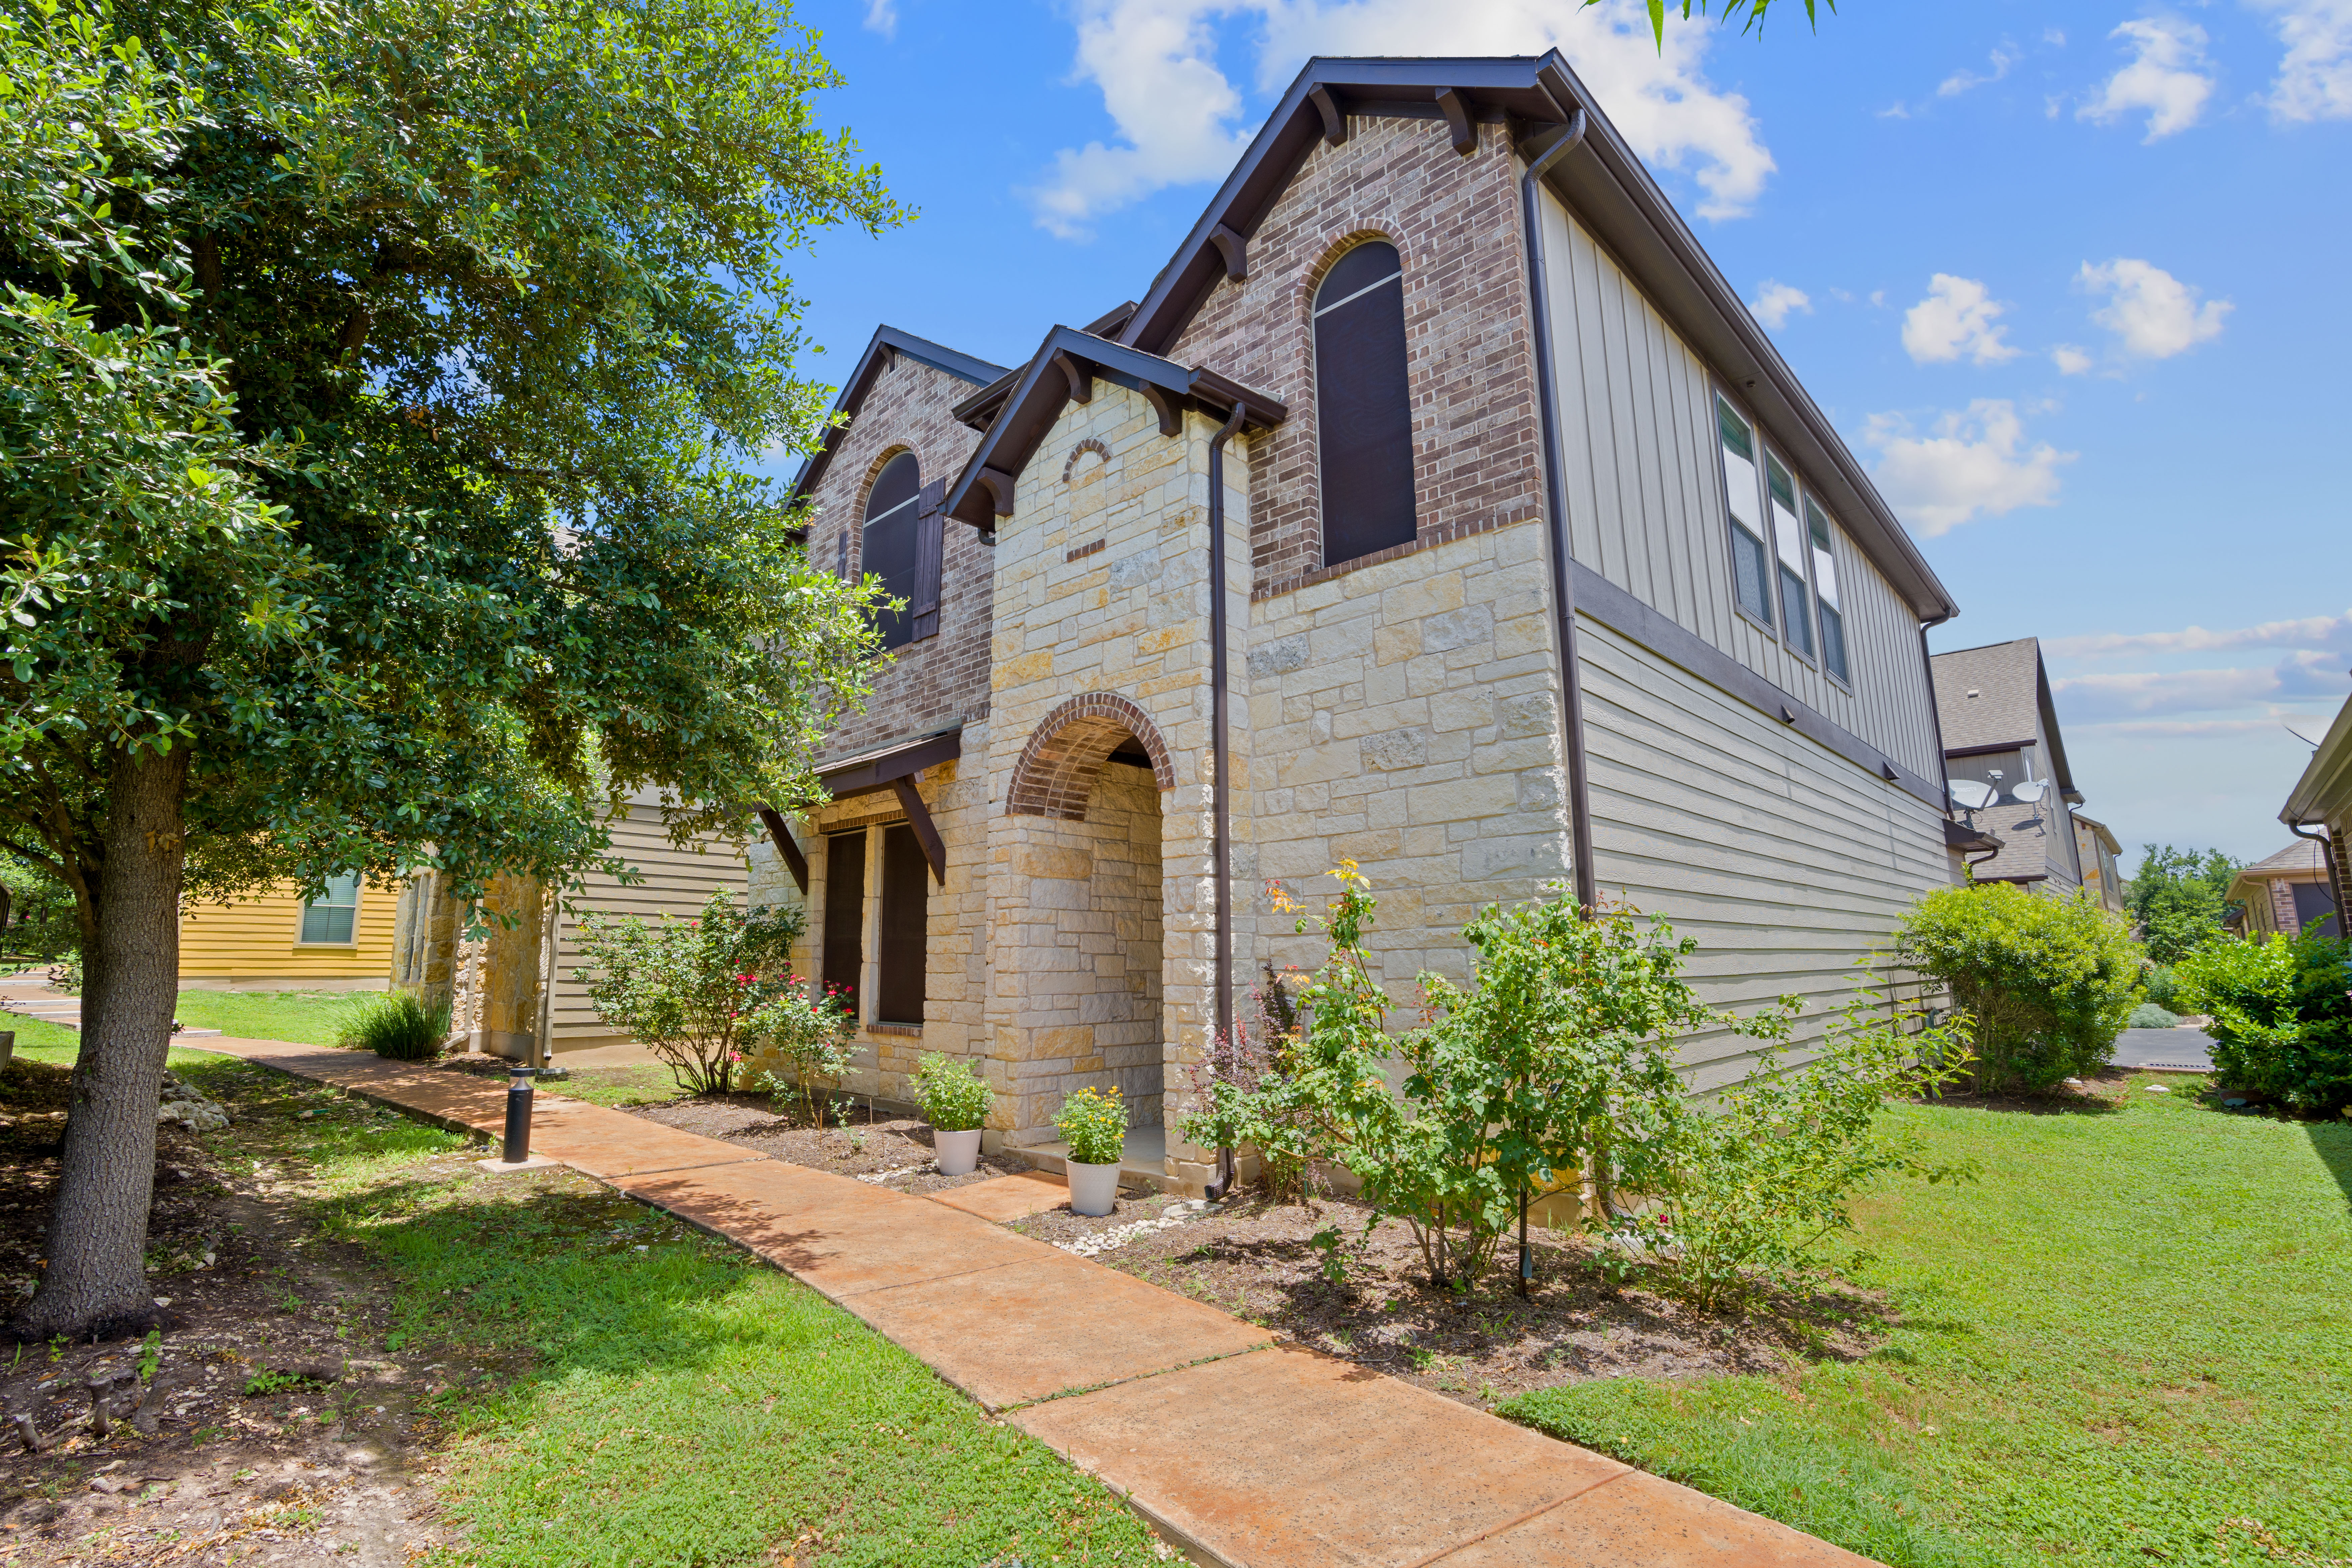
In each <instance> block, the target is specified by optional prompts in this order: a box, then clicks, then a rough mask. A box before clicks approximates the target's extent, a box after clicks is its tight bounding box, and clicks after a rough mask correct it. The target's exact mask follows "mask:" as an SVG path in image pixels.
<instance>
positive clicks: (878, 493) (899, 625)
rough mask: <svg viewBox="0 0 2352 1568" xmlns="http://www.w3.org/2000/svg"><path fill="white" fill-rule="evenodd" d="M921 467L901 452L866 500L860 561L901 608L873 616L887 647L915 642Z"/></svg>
mask: <svg viewBox="0 0 2352 1568" xmlns="http://www.w3.org/2000/svg"><path fill="white" fill-rule="evenodd" d="M922 489H923V470H922V466H921V465H920V464H919V463H918V462H916V461H915V454H914V453H912V452H901V453H899V454H898V456H897V457H895V458H891V459H890V460H889V462H888V463H887V464H885V465H884V466H883V468H882V471H881V472H880V473H879V474H877V475H876V476H875V479H874V489H873V490H872V491H871V492H870V493H868V494H867V496H866V539H865V549H864V553H863V554H862V555H861V556H860V557H859V559H860V561H861V563H863V570H864V571H865V572H866V574H867V575H868V576H875V577H879V578H881V579H882V591H883V592H884V593H886V594H887V595H890V597H892V598H894V599H903V600H905V601H906V603H905V604H904V605H901V606H899V607H898V608H896V609H888V608H885V609H882V610H879V611H877V613H876V615H875V616H874V624H875V626H877V627H878V628H880V630H881V633H882V646H883V647H886V648H892V647H906V646H907V645H908V643H910V642H912V641H914V640H915V616H914V603H915V565H916V554H917V551H916V526H915V525H916V521H917V519H916V511H917V510H918V509H917V507H916V504H915V503H916V500H917V499H918V498H919V497H920V495H921V494H922Z"/></svg>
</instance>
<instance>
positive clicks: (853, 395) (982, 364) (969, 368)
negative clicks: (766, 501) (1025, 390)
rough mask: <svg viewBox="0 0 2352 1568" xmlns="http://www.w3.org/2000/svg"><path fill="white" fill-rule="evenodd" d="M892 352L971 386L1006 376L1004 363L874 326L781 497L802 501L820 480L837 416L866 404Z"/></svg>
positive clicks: (841, 427) (841, 431) (837, 435)
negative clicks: (814, 442)
mask: <svg viewBox="0 0 2352 1568" xmlns="http://www.w3.org/2000/svg"><path fill="white" fill-rule="evenodd" d="M893 354H904V355H906V356H907V357H908V359H910V360H913V361H915V362H916V363H919V364H927V365H929V366H930V367H931V368H932V369H933V370H936V371H941V372H944V373H945V374H949V375H951V376H954V377H955V378H956V379H957V380H958V381H968V382H971V384H974V385H976V386H977V385H982V384H986V383H989V382H992V381H994V380H996V379H997V378H998V377H1000V376H1002V375H1003V374H1005V370H1004V367H1003V365H1001V364H991V363H988V362H987V361H986V360H984V359H979V358H975V357H974V356H972V355H971V354H968V353H963V352H962V351H961V350H958V349H951V348H949V347H948V346H947V345H946V344H945V343H935V342H931V340H930V339H929V338H919V337H917V336H916V335H915V334H914V333H912V332H909V331H902V330H901V329H899V328H898V327H893V326H890V325H888V324H887V323H886V324H884V325H882V326H878V327H877V328H875V329H874V335H873V337H871V338H870V339H868V340H867V341H866V352H865V353H862V354H860V355H858V356H857V364H856V368H854V369H852V370H851V371H850V373H849V379H848V380H846V381H845V382H843V383H842V384H841V395H839V396H838V397H835V399H834V400H833V412H834V414H835V418H834V419H833V421H832V422H831V423H829V424H827V425H826V426H825V430H824V436H823V437H820V438H819V442H818V446H817V449H816V450H815V451H814V452H813V453H811V454H810V455H809V457H808V459H807V460H806V461H805V462H803V463H802V464H801V471H800V472H799V473H797V474H795V475H793V488H792V489H790V490H789V491H787V492H786V494H785V498H784V499H785V500H787V501H796V500H801V499H802V498H803V497H804V496H806V495H807V494H808V493H809V491H810V490H812V489H814V488H815V486H816V482H817V481H818V480H819V479H823V478H824V470H825V468H827V467H828V466H829V465H830V464H831V463H832V461H833V451H834V447H835V445H837V444H838V443H839V441H840V440H841V437H843V436H844V435H845V433H846V432H847V430H848V428H849V426H848V424H847V422H846V420H845V419H844V418H842V417H840V416H845V415H850V414H855V413H856V411H857V405H859V404H860V403H862V402H864V401H865V399H866V393H867V392H868V391H869V390H870V389H871V388H872V387H873V384H874V382H875V378H876V377H877V376H879V375H880V374H882V372H883V369H884V368H885V367H886V366H887V365H888V364H889V363H890V358H891V356H892V355H893Z"/></svg>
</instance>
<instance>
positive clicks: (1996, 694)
mask: <svg viewBox="0 0 2352 1568" xmlns="http://www.w3.org/2000/svg"><path fill="white" fill-rule="evenodd" d="M2041 664H2042V645H2041V643H2040V642H2039V641H2037V640H2036V639H2035V638H2032V637H2020V638H2018V639H2017V640H2016V641H2015V642H1999V643H1994V644H1992V645H1990V647H1965V648H1960V649H1958V650H1956V651H1954V652H1952V653H1939V654H1937V655H1936V657H1935V658H1933V659H1931V660H1929V667H1930V668H1931V669H1932V670H1933V671H1934V678H1935V682H1936V716H1937V718H1938V719H1940V720H1941V721H1943V726H1944V750H1945V751H1947V752H1967V751H1973V750H1976V749H1977V748H1979V747H1983V746H2030V745H2032V743H2033V739H2034V717H2035V714H2036V711H2037V710H2039V708H2040V707H2041V681H2040V679H2039V678H2040V673H2041Z"/></svg>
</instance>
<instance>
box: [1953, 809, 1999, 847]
mask: <svg viewBox="0 0 2352 1568" xmlns="http://www.w3.org/2000/svg"><path fill="white" fill-rule="evenodd" d="M1944 847H1945V848H1947V849H1990V850H1994V851H1996V852H1998V851H2000V850H2001V849H2005V848H2007V847H2008V846H2007V845H2006V844H2005V843H2003V842H2002V841H2001V840H2000V839H1998V838H1996V837H1993V836H1992V835H1991V834H1990V833H1987V832H1986V831H1984V829H1982V828H1980V827H1970V826H1969V825H1968V824H1966V823H1964V822H1954V821H1953V820H1952V819H1951V818H1950V817H1946V818H1944Z"/></svg>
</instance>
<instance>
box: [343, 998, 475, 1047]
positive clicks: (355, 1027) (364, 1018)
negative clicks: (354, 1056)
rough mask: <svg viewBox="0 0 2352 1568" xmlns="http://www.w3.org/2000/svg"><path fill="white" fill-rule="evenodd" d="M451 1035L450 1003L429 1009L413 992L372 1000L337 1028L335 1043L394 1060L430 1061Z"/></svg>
mask: <svg viewBox="0 0 2352 1568" xmlns="http://www.w3.org/2000/svg"><path fill="white" fill-rule="evenodd" d="M448 1036H449V1004H447V1003H446V1002H444V1003H442V1004H441V1005H438V1006H435V1007H428V1006H426V1005H425V1004H424V1002H423V1001H421V1000H419V999H418V997H417V996H416V994H415V993H414V992H410V991H385V992H382V993H380V994H376V995H373V996H370V997H368V998H367V999H366V1000H365V1001H363V1002H362V1003H360V1004H359V1005H357V1006H355V1007H353V1008H352V1010H351V1011H350V1012H349V1013H348V1014H346V1015H345V1016H344V1017H343V1019H342V1021H341V1023H340V1024H338V1025H337V1026H336V1028H335V1044H337V1045H339V1046H341V1047H343V1048H344V1049H345V1050H351V1051H373V1052H374V1053H375V1054H376V1055H378V1056H380V1057H388V1058H391V1059H393V1060H394V1061H402V1062H421V1061H429V1060H431V1059H432V1058H435V1057H437V1056H439V1055H440V1054H441V1047H442V1044H443V1043H444V1042H445V1041H446V1039H447V1038H448Z"/></svg>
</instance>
